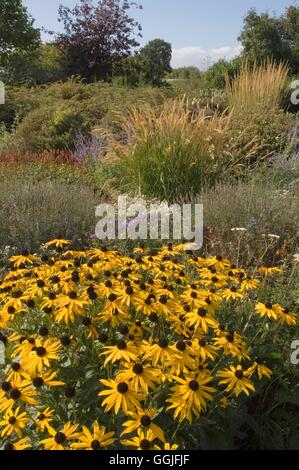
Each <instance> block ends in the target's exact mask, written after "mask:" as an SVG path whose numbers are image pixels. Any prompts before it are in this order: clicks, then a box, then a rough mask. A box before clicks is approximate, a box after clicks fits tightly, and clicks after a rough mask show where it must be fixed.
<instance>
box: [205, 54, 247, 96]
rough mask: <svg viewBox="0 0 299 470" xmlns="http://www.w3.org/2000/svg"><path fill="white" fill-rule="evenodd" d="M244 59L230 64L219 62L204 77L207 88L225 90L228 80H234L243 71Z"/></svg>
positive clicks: (237, 59) (223, 61) (238, 59)
mask: <svg viewBox="0 0 299 470" xmlns="http://www.w3.org/2000/svg"><path fill="white" fill-rule="evenodd" d="M241 66H242V59H241V58H239V57H238V58H236V59H234V60H232V61H230V62H227V61H225V60H219V61H218V62H216V63H215V64H214V65H212V66H211V67H210V68H209V70H208V71H207V72H205V73H204V75H203V82H204V84H205V85H206V87H209V88H214V89H224V88H225V85H226V83H227V80H230V81H231V80H233V79H234V78H235V77H236V76H237V75H238V73H239V72H240V70H241Z"/></svg>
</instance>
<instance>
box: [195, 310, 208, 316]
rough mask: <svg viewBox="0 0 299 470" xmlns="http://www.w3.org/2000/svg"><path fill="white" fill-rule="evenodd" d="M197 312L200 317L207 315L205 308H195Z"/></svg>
mask: <svg viewBox="0 0 299 470" xmlns="http://www.w3.org/2000/svg"><path fill="white" fill-rule="evenodd" d="M197 313H198V315H199V316H200V317H202V318H204V317H206V316H207V311H206V309H205V308H199V309H198V310H197Z"/></svg>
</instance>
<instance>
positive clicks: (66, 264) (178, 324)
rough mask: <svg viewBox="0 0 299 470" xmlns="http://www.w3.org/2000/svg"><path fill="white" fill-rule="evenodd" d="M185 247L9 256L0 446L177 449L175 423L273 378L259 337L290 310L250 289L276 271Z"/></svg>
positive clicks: (63, 244)
mask: <svg viewBox="0 0 299 470" xmlns="http://www.w3.org/2000/svg"><path fill="white" fill-rule="evenodd" d="M184 248H185V247H184V245H183V244H182V245H178V246H173V245H171V244H169V245H167V246H165V247H163V248H162V249H160V250H159V251H158V250H150V249H147V248H145V247H140V248H135V249H134V250H133V252H132V254H130V255H127V254H124V253H121V252H119V251H117V250H111V249H110V250H109V249H107V248H104V247H103V248H91V249H88V250H86V251H74V250H72V249H71V248H69V241H67V240H53V241H51V242H49V243H48V244H47V252H44V253H43V254H41V255H38V254H35V255H30V254H29V253H27V252H24V253H22V254H21V255H20V256H14V257H12V258H11V259H10V262H11V269H10V270H9V271H8V272H6V273H5V274H4V275H3V277H2V279H1V283H0V306H1V307H0V331H1V335H0V341H1V342H2V343H3V344H4V351H5V358H4V363H3V364H2V365H1V366H0V370H1V380H0V436H1V438H0V439H1V447H2V448H4V449H7V450H23V449H26V448H33V449H47V450H68V449H86V450H98V449H106V448H119V449H124V448H125V449H126V448H135V449H142V450H149V449H176V448H178V447H179V448H184V447H185V443H184V432H182V430H185V434H186V435H187V434H188V432H191V430H192V427H193V426H194V425H195V424H196V423H200V420H201V419H203V418H204V417H205V416H207V415H208V414H209V412H210V410H212V409H215V408H221V409H223V410H225V409H226V408H229V407H230V406H234V404H235V403H236V402H237V401H238V400H240V399H241V398H242V397H243V396H245V397H246V396H250V395H251V394H254V393H255V389H256V384H257V383H258V382H259V381H263V380H269V379H271V375H272V371H271V368H270V367H269V364H266V363H265V361H264V358H263V357H257V353H256V352H257V350H258V347H260V346H261V344H262V342H263V333H262V332H263V331H264V330H265V328H266V329H269V328H272V325H274V328H275V329H278V328H280V327H281V328H284V327H289V326H290V327H291V326H292V325H294V324H296V322H297V318H296V314H295V313H293V312H291V311H289V310H288V309H287V308H286V306H283V305H279V304H276V303H273V302H270V300H269V302H265V303H264V302H259V301H258V299H257V296H256V295H255V290H256V289H257V288H258V286H259V285H260V284H261V283H263V282H267V279H269V278H270V279H271V280H272V277H273V276H275V275H277V274H278V275H279V269H277V268H274V269H273V270H272V269H271V268H268V267H267V268H264V269H260V270H255V274H254V275H250V274H249V273H248V272H246V271H245V270H244V269H243V268H241V267H237V266H234V265H232V264H231V262H230V261H229V260H227V259H224V258H222V257H220V256H217V257H209V258H203V257H200V256H196V255H195V254H194V253H192V252H188V251H187V252H186V251H185V250H184ZM277 271H278V273H277ZM240 304H248V305H249V308H248V309H247V310H246V309H243V310H242V312H243V313H242V314H241V313H240V312H241V311H240V309H239V305H240ZM244 312H245V313H244ZM246 312H247V313H246ZM269 325H270V326H269ZM252 332H253V333H252Z"/></svg>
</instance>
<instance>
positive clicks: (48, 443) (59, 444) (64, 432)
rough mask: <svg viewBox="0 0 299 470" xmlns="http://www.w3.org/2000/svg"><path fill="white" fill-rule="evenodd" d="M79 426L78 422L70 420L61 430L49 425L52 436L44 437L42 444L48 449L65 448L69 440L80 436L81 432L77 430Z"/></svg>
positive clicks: (48, 429)
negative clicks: (72, 422)
mask: <svg viewBox="0 0 299 470" xmlns="http://www.w3.org/2000/svg"><path fill="white" fill-rule="evenodd" d="M78 426H79V425H78V424H71V423H70V422H68V423H67V424H65V425H64V426H63V428H62V429H61V430H60V431H55V429H53V428H51V427H50V426H49V427H48V428H47V431H48V433H49V434H50V436H51V437H48V438H46V439H43V440H42V441H41V444H43V445H44V448H45V449H46V450H65V449H66V448H67V446H68V444H69V441H72V440H73V439H77V438H78V437H79V435H80V434H79V433H78V432H76V430H77V428H78Z"/></svg>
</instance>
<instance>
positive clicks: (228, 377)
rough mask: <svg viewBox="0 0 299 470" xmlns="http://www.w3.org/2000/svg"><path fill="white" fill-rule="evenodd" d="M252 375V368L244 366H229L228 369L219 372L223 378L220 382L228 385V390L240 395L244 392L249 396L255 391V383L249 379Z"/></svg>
mask: <svg viewBox="0 0 299 470" xmlns="http://www.w3.org/2000/svg"><path fill="white" fill-rule="evenodd" d="M250 375H251V370H250V369H248V370H244V369H243V367H242V366H240V365H238V366H236V367H235V366H233V365H231V366H229V368H228V369H224V370H222V371H219V372H218V376H219V377H220V378H222V379H223V380H221V381H220V382H219V383H220V384H224V385H226V389H225V391H226V392H230V391H232V390H233V391H234V393H235V395H236V396H237V397H238V396H239V395H240V393H242V392H244V393H245V394H246V395H247V396H249V392H250V391H252V392H254V391H255V388H254V385H253V383H252V382H251V381H250V380H249V379H248V377H249V376H250Z"/></svg>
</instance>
